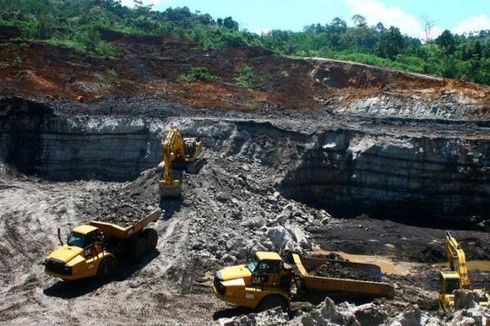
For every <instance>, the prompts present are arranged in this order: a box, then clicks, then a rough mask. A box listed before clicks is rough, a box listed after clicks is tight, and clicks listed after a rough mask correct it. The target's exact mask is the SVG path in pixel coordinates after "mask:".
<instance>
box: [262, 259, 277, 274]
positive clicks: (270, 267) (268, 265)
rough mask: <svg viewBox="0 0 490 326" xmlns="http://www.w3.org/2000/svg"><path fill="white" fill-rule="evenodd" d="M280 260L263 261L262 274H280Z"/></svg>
mask: <svg viewBox="0 0 490 326" xmlns="http://www.w3.org/2000/svg"><path fill="white" fill-rule="evenodd" d="M279 264H280V262H279V261H261V262H260V265H259V273H260V274H278V273H279Z"/></svg>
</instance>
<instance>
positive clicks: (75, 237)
mask: <svg viewBox="0 0 490 326" xmlns="http://www.w3.org/2000/svg"><path fill="white" fill-rule="evenodd" d="M159 218H160V211H159V210H157V211H154V212H152V213H151V214H149V215H147V216H146V217H144V218H142V219H141V220H139V221H137V222H136V223H133V224H131V225H129V226H120V225H116V224H112V223H105V222H100V221H90V222H88V223H87V224H84V225H79V226H77V227H75V228H73V230H72V231H71V232H70V234H69V235H68V241H67V243H66V244H64V243H63V241H62V240H61V236H60V233H59V230H58V238H59V240H60V243H61V247H59V248H58V249H56V250H54V251H53V252H52V253H51V254H49V256H48V257H47V258H46V259H45V260H44V261H43V262H42V264H43V265H44V266H45V271H46V273H47V274H50V275H52V276H55V277H58V278H60V279H62V280H65V281H72V280H78V279H83V278H88V277H97V279H98V280H101V281H103V280H106V279H108V278H110V277H111V276H112V275H113V274H114V273H115V271H116V267H117V262H118V259H121V258H125V257H127V258H130V259H133V260H138V259H141V258H142V257H144V255H145V253H147V252H150V251H152V250H155V248H156V245H157V242H158V234H157V232H156V231H155V230H154V229H151V228H146V226H147V225H148V224H150V223H152V222H156V221H157V220H158V219H159Z"/></svg>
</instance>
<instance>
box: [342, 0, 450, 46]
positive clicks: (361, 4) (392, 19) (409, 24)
mask: <svg viewBox="0 0 490 326" xmlns="http://www.w3.org/2000/svg"><path fill="white" fill-rule="evenodd" d="M344 3H345V4H346V5H347V7H349V8H350V11H351V14H352V15H354V14H360V15H361V16H364V17H365V18H366V20H367V21H368V24H369V25H375V24H377V23H378V22H381V23H383V25H385V27H390V26H395V27H398V28H400V31H401V32H402V33H403V34H408V35H410V36H413V37H418V38H421V39H425V31H424V24H423V23H422V21H421V20H419V19H417V18H415V17H413V16H411V15H409V14H407V13H406V12H404V11H403V10H401V9H400V8H398V7H393V6H386V5H384V4H383V3H381V2H379V1H377V0H344ZM441 32H442V28H440V27H438V26H434V27H433V28H432V29H431V35H430V36H431V38H434V37H437V36H438V35H439V34H440V33H441Z"/></svg>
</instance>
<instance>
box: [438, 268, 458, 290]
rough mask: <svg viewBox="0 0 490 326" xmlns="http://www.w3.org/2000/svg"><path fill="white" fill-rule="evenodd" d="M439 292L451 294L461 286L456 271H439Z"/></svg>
mask: <svg viewBox="0 0 490 326" xmlns="http://www.w3.org/2000/svg"><path fill="white" fill-rule="evenodd" d="M440 279H441V294H452V293H453V292H454V291H455V290H457V289H460V288H461V280H460V278H459V275H458V273H456V272H440Z"/></svg>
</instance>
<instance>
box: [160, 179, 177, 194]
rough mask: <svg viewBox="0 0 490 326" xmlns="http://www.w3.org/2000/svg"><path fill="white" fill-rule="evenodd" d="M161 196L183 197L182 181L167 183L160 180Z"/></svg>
mask: <svg viewBox="0 0 490 326" xmlns="http://www.w3.org/2000/svg"><path fill="white" fill-rule="evenodd" d="M160 197H163V198H180V197H182V183H180V182H176V183H174V184H165V183H164V182H160Z"/></svg>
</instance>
